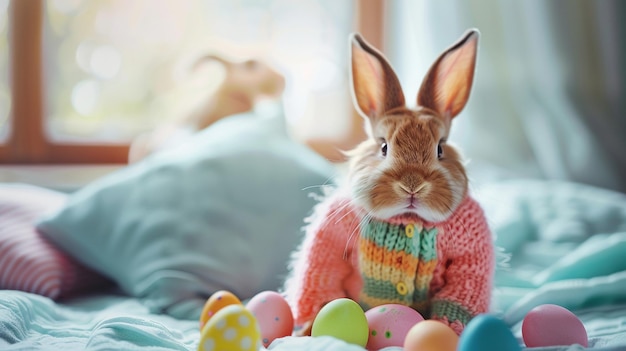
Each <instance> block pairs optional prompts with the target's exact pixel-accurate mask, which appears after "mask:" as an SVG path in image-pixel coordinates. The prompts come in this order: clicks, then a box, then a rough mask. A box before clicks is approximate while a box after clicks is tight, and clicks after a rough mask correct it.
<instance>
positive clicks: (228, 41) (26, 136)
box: [0, 0, 382, 163]
mask: <svg viewBox="0 0 626 351" xmlns="http://www.w3.org/2000/svg"><path fill="white" fill-rule="evenodd" d="M381 4H382V1H380V2H379V1H372V2H360V1H357V2H351V1H341V2H337V1H334V0H304V1H298V2H293V1H288V0H262V1H253V0H193V1H178V0H134V1H132V2H129V1H125V0H108V1H105V0H89V1H81V0H48V1H42V0H29V1H20V0H12V1H9V0H0V69H2V70H0V131H2V133H4V134H0V137H1V136H2V135H4V136H5V137H4V140H5V145H4V146H0V162H2V163H125V162H126V161H127V154H128V146H129V143H130V141H131V140H132V138H133V137H135V136H136V135H137V134H138V133H141V132H143V131H146V130H150V129H152V128H153V127H154V126H156V125H157V124H158V123H160V122H162V121H164V120H167V119H172V118H174V117H175V116H173V115H174V114H176V113H179V112H180V110H177V108H179V107H180V106H178V105H177V103H179V102H180V101H183V100H184V96H180V95H181V93H180V90H179V89H178V87H179V86H180V85H179V83H180V79H181V78H180V75H178V74H177V72H180V68H181V67H183V66H184V65H185V63H187V64H188V63H189V62H190V61H191V60H192V59H193V58H194V57H198V56H199V55H200V54H203V53H207V52H213V51H216V52H218V53H219V52H223V53H225V54H227V55H228V54H231V55H236V56H240V57H245V56H253V55H257V56H263V57H268V58H269V59H270V60H272V61H273V62H276V63H278V64H279V65H280V66H281V67H283V68H284V69H286V71H287V72H288V74H289V75H290V77H291V79H293V82H294V84H293V86H292V87H293V88H292V90H291V91H290V92H289V94H290V95H288V96H287V98H288V99H289V101H290V102H292V104H291V105H293V106H292V107H293V110H292V111H293V113H291V114H290V115H289V118H290V119H292V121H291V122H293V123H295V124H297V125H300V126H303V125H304V126H305V127H300V130H310V129H311V128H310V126H311V125H320V123H319V121H313V122H312V121H310V120H309V121H308V122H307V121H306V119H307V118H309V119H312V118H313V117H315V118H320V117H318V116H326V118H327V119H329V120H330V119H332V118H333V117H332V113H333V112H332V111H331V112H329V111H326V110H324V111H313V112H311V111H310V109H311V108H312V107H316V106H317V107H318V108H319V106H324V104H320V103H319V101H317V103H316V99H317V100H319V99H329V98H328V96H335V98H334V99H335V100H337V99H341V100H343V102H342V104H340V105H339V106H338V107H337V108H336V109H335V110H336V111H335V112H334V113H340V114H345V113H346V112H347V111H348V110H349V109H350V108H351V102H350V99H349V98H348V96H347V94H346V89H345V88H346V86H347V74H346V73H347V68H346V67H347V34H348V33H349V32H350V31H352V30H354V26H355V24H354V22H355V21H354V20H355V19H356V20H357V21H356V22H357V23H367V26H365V25H363V26H360V27H361V28H362V32H364V33H365V32H368V31H369V32H371V33H377V30H380V28H381V27H382V26H381V20H380V19H381V18H382V14H381V11H380V9H381V8H382V5H381ZM354 13H357V14H358V15H359V16H357V17H355V16H354V15H353V14H354ZM8 27H11V28H12V29H13V30H11V31H9V30H8ZM8 33H10V34H8ZM8 35H11V37H10V38H9V37H8ZM373 36H374V34H372V37H373ZM378 37H379V38H378V39H375V38H374V39H372V40H371V41H372V42H373V43H376V41H377V40H380V38H382V36H381V35H378ZM7 44H8V45H7ZM7 53H8V54H7ZM3 55H4V56H3ZM7 67H8V68H7ZM8 72H11V74H10V76H11V78H8V76H9V74H8ZM9 79H11V80H10V81H9ZM206 84H207V86H209V87H210V86H211V84H213V85H217V84H218V82H217V81H215V82H206ZM9 87H10V88H9ZM339 92H341V93H339ZM333 94H334V95H333ZM331 100H332V99H331ZM342 109H345V110H342ZM305 110H308V112H306V111H305ZM328 113H331V116H327V115H328ZM307 116H308V117H307ZM335 120H336V118H335ZM321 125H323V123H321ZM318 128H319V127H318ZM313 129H315V128H313ZM0 140H2V139H0Z"/></svg>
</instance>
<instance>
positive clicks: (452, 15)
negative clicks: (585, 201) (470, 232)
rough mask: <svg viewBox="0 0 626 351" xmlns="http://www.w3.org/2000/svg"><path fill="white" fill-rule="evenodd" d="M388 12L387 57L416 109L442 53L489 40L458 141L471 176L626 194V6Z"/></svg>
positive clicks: (407, 7)
mask: <svg viewBox="0 0 626 351" xmlns="http://www.w3.org/2000/svg"><path fill="white" fill-rule="evenodd" d="M389 5H390V7H389V11H388V12H387V19H388V22H387V23H389V27H388V28H387V39H388V40H387V44H386V45H387V46H386V48H385V50H386V52H387V53H388V55H389V57H390V60H391V62H392V64H393V65H394V66H395V67H396V68H397V71H398V73H399V76H400V80H401V81H402V83H403V85H404V86H405V91H406V92H407V95H408V96H407V100H410V101H413V100H414V96H415V94H416V92H417V89H418V87H419V84H420V83H421V80H422V77H423V75H424V74H425V72H426V70H427V69H428V67H429V66H430V64H431V63H432V62H433V61H434V60H435V58H436V57H437V55H438V54H439V53H440V52H442V51H443V50H444V49H445V48H447V47H448V46H449V45H451V44H452V43H453V42H454V41H456V40H457V39H458V38H459V37H460V36H461V35H462V34H463V32H464V31H465V30H466V29H467V28H470V27H475V28H478V29H479V30H480V32H481V39H480V44H479V57H478V66H477V72H476V76H475V81H474V89H473V91H472V95H471V97H470V102H469V104H468V105H467V107H466V110H465V111H464V112H463V113H462V114H461V115H460V116H459V117H457V119H456V120H455V121H454V123H453V131H452V136H451V140H453V141H456V142H457V144H460V146H461V147H462V149H463V150H464V151H465V155H466V157H467V158H468V159H470V160H471V162H470V165H469V168H470V174H480V173H479V172H478V170H479V169H482V170H484V169H487V168H490V169H497V170H498V172H497V173H496V174H497V175H498V176H501V175H504V176H515V177H537V178H545V179H561V180H568V181H575V182H582V183H587V184H591V185H596V186H600V187H604V188H609V189H614V190H619V191H623V192H624V191H626V96H625V83H626V69H625V68H624V67H623V66H624V65H625V64H626V55H625V54H626V41H625V39H626V2H623V1H620V0H598V1H587V0H524V1H510V0H470V1H468V0H437V1H426V0H392V1H390V2H389ZM491 166H493V167H495V168H491ZM474 170H476V171H475V172H476V173H472V172H473V171H474Z"/></svg>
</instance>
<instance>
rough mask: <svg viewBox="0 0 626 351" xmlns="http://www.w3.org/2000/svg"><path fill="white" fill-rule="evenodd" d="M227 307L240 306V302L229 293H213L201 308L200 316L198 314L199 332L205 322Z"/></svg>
mask: <svg viewBox="0 0 626 351" xmlns="http://www.w3.org/2000/svg"><path fill="white" fill-rule="evenodd" d="M228 305H241V301H239V298H237V296H235V295H234V294H233V293H231V292H230V291H226V290H219V291H216V292H215V293H213V295H211V297H209V299H208V300H207V301H206V302H205V303H204V307H203V308H202V314H200V330H202V328H203V327H204V325H205V324H206V323H207V321H208V320H209V319H210V318H211V317H212V316H213V315H215V314H216V313H217V311H219V310H220V309H222V308H223V307H226V306H228Z"/></svg>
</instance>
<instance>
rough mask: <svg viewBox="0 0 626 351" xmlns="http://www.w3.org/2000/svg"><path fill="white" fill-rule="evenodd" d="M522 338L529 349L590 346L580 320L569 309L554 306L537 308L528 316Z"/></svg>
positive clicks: (524, 323) (523, 325)
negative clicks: (574, 345)
mask: <svg viewBox="0 0 626 351" xmlns="http://www.w3.org/2000/svg"><path fill="white" fill-rule="evenodd" d="M522 338H523V339H524V343H525V344H526V346H528V347H548V346H565V345H573V344H580V345H582V346H584V347H587V346H588V340H587V331H586V330H585V326H584V325H583V323H582V322H581V321H580V319H578V317H576V315H575V314H574V313H572V312H571V311H569V310H568V309H566V308H564V307H561V306H558V305H552V304H546V305H540V306H537V307H535V308H533V309H532V310H531V311H530V312H528V314H526V317H524V321H523V322H522Z"/></svg>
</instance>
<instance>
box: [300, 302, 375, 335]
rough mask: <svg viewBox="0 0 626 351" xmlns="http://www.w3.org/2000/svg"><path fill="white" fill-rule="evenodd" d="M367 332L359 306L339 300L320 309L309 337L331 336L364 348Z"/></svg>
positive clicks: (363, 313)
mask: <svg viewBox="0 0 626 351" xmlns="http://www.w3.org/2000/svg"><path fill="white" fill-rule="evenodd" d="M368 331H369V329H368V327H367V319H366V318H365V312H363V309H362V308H361V306H359V304H357V303H356V302H354V301H353V300H350V299H347V298H341V299H336V300H333V301H331V302H329V303H327V304H326V305H324V307H322V309H321V310H320V311H319V313H318V314H317V316H316V317H315V319H314V320H313V326H312V328H311V336H313V337H316V336H324V335H327V336H333V337H335V338H337V339H341V340H343V341H345V342H347V343H350V344H355V345H359V346H361V347H365V345H366V344H367V336H368Z"/></svg>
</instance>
